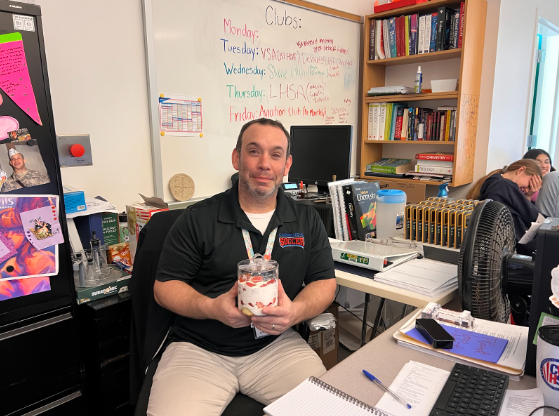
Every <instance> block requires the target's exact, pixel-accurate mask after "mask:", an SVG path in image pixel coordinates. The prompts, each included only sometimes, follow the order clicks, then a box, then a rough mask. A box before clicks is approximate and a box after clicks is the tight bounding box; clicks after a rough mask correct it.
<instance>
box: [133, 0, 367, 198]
mask: <svg viewBox="0 0 559 416" xmlns="http://www.w3.org/2000/svg"><path fill="white" fill-rule="evenodd" d="M144 7H145V16H144V19H145V22H144V23H145V27H146V30H145V33H146V49H147V53H148V58H147V59H148V66H147V67H148V78H149V79H148V82H149V84H150V108H151V114H152V117H153V118H155V120H153V119H152V141H153V143H152V149H154V158H153V159H154V166H153V168H154V174H155V176H156V180H157V177H159V180H160V182H162V186H160V188H162V190H163V195H159V196H162V197H163V198H164V200H165V201H172V200H173V198H172V196H171V193H170V190H169V185H168V184H169V180H170V178H171V177H172V176H173V175H175V174H177V173H186V174H187V175H189V176H191V177H192V179H193V180H194V183H195V193H194V198H196V197H207V196H210V195H214V194H216V193H219V192H222V191H223V190H225V189H227V188H228V187H230V184H231V182H230V177H231V175H232V174H233V173H235V170H234V168H233V167H232V164H231V152H232V150H233V148H234V147H235V144H236V141H237V136H238V134H239V131H240V129H241V127H242V125H243V124H244V123H246V122H247V121H249V120H252V119H254V118H259V117H269V118H272V119H277V120H279V121H281V122H282V123H283V124H284V125H285V127H286V128H287V130H288V131H289V128H290V126H291V125H315V124H351V125H352V126H353V136H354V137H353V146H352V173H355V170H356V169H355V166H356V163H355V161H356V150H357V147H358V146H357V142H356V137H357V131H358V108H359V103H358V91H359V66H360V56H361V52H360V50H361V49H360V32H361V30H362V25H361V24H360V23H356V22H352V21H349V20H344V19H341V18H337V17H333V16H329V15H326V14H322V13H319V12H316V11H312V10H308V9H304V8H300V7H295V6H293V5H290V4H286V3H282V2H277V1H271V0H144ZM150 68H151V70H150ZM160 96H186V97H195V98H198V99H199V100H200V102H201V103H202V105H201V107H202V111H201V114H202V116H201V117H202V135H200V134H194V135H189V136H176V135H161V133H160V126H159V110H156V109H157V108H158V100H159V97H160ZM158 151H160V160H159V157H158V156H159V155H157V152H158ZM327 151H328V149H317V157H320V154H321V152H327ZM156 183H157V182H156ZM155 188H156V193H159V192H160V190H161V189H158V187H157V186H156V187H155Z"/></svg>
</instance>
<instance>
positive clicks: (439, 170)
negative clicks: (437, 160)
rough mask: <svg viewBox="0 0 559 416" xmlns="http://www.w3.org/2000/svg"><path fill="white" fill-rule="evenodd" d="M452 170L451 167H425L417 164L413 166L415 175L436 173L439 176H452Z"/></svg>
mask: <svg viewBox="0 0 559 416" xmlns="http://www.w3.org/2000/svg"><path fill="white" fill-rule="evenodd" d="M453 171H454V168H453V167H452V166H450V167H448V166H426V165H422V164H420V163H418V164H417V165H415V172H416V173H436V174H439V175H452V173H453Z"/></svg>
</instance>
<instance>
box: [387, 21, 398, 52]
mask: <svg viewBox="0 0 559 416" xmlns="http://www.w3.org/2000/svg"><path fill="white" fill-rule="evenodd" d="M388 36H389V38H388V39H389V43H390V57H391V58H395V57H397V56H398V53H397V51H396V18H395V17H391V18H390V19H388Z"/></svg>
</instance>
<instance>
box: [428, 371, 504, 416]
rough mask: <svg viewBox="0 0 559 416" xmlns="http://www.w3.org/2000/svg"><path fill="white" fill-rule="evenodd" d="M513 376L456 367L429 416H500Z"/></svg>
mask: <svg viewBox="0 0 559 416" xmlns="http://www.w3.org/2000/svg"><path fill="white" fill-rule="evenodd" d="M508 385H509V377H508V376H506V375H501V374H499V373H496V372H494V371H489V370H481V369H479V368H475V367H470V366H468V365H464V364H455V365H454V368H453V369H452V372H451V373H450V376H449V377H448V379H447V381H446V383H445V385H444V387H443V389H442V391H441V394H440V395H439V397H438V399H437V401H436V403H435V406H434V407H433V410H431V413H429V416H451V415H460V416H477V415H480V416H485V415H488V416H497V415H498V414H499V410H500V409H501V404H502V402H503V398H504V396H505V391H506V390H507V387H508Z"/></svg>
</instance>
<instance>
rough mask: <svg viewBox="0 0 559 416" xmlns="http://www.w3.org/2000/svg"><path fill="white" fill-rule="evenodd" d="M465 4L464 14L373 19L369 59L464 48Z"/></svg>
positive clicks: (449, 11)
mask: <svg viewBox="0 0 559 416" xmlns="http://www.w3.org/2000/svg"><path fill="white" fill-rule="evenodd" d="M464 4H465V3H464V2H462V3H460V10H454V9H451V8H449V7H444V6H442V7H439V9H438V11H437V12H436V13H428V14H425V15H419V14H417V13H416V14H412V15H406V16H398V17H391V18H389V19H371V31H370V34H369V35H370V43H369V59H370V60H375V59H387V58H396V57H399V56H409V55H418V54H423V53H430V52H439V51H445V50H448V49H456V48H461V47H462V35H463V31H464V29H463V28H464Z"/></svg>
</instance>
